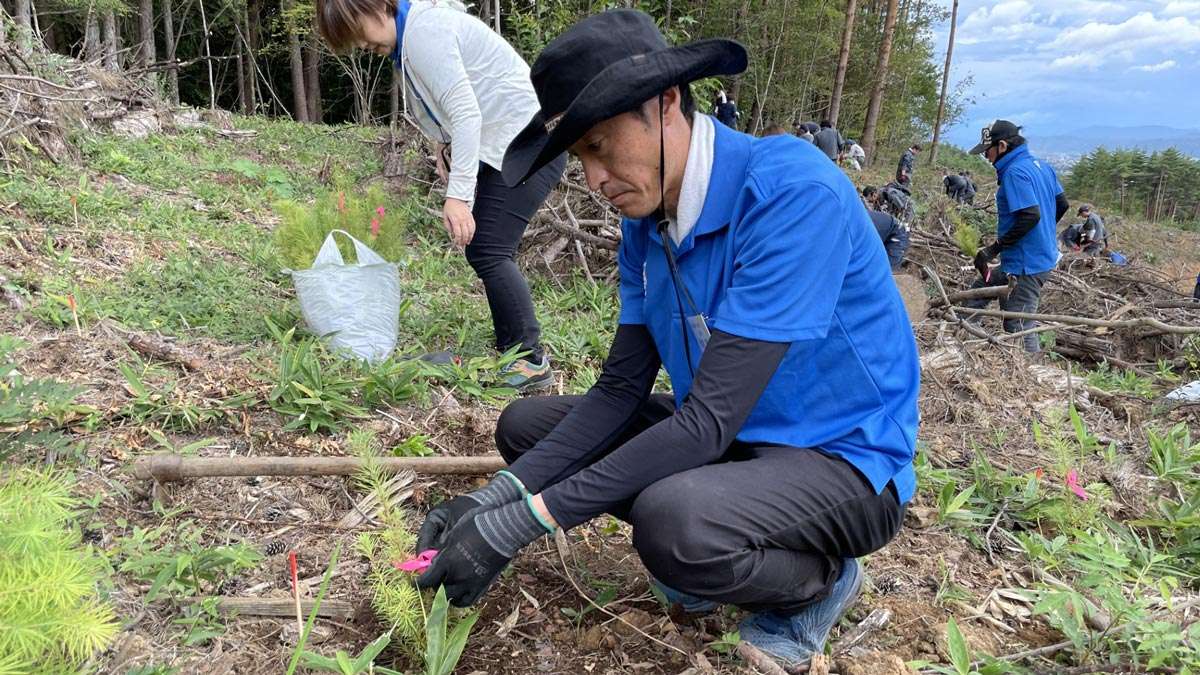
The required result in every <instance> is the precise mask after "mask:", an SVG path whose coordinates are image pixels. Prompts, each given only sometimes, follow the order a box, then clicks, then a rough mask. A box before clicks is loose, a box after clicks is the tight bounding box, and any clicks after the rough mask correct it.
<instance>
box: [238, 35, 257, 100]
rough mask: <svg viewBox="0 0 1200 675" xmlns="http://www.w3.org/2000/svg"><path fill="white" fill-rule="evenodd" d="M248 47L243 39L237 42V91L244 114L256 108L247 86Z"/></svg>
mask: <svg viewBox="0 0 1200 675" xmlns="http://www.w3.org/2000/svg"><path fill="white" fill-rule="evenodd" d="M245 63H246V47H245V45H243V44H242V41H241V40H238V43H237V77H236V78H235V79H236V80H237V93H238V103H239V105H241V106H242V114H243V115H249V114H250V113H251V111H252V110H253V109H254V108H253V106H252V105H251V103H250V90H249V89H247V88H246V67H245Z"/></svg>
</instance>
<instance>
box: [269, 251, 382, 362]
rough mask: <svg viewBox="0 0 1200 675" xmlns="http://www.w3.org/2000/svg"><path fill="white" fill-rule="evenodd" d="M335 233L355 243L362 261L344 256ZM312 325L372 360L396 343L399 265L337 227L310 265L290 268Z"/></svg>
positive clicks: (335, 343) (335, 344)
mask: <svg viewBox="0 0 1200 675" xmlns="http://www.w3.org/2000/svg"><path fill="white" fill-rule="evenodd" d="M335 234H341V235H343V236H345V237H346V238H348V239H349V240H350V241H351V242H353V243H354V251H355V254H356V255H357V256H358V263H357V264H354V265H348V264H346V262H345V261H344V260H342V253H341V251H339V250H338V246H337V242H336V241H335V240H334V235H335ZM289 271H290V272H291V274H292V283H294V284H295V285H296V297H297V298H298V299H299V301H300V311H301V312H302V313H303V314H304V321H305V323H307V324H308V328H309V330H311V331H312V332H313V333H315V334H317V335H320V336H321V337H323V338H327V339H328V340H329V346H330V347H331V348H332V349H333V350H334V351H344V350H348V351H349V352H351V353H352V354H354V355H355V356H357V357H359V358H363V359H366V360H368V361H371V362H372V363H374V362H376V361H382V360H383V359H386V358H387V357H388V355H389V354H391V353H392V350H393V349H395V348H396V337H397V333H398V331H399V321H400V271H399V269H398V268H397V266H396V264H395V263H390V262H388V261H386V260H384V259H383V258H381V257H380V256H379V254H378V253H376V252H375V251H372V250H371V248H370V247H369V246H367V245H366V244H364V243H362V242H361V241H359V240H357V239H355V238H354V237H352V236H350V234H349V233H348V232H346V231H345V230H333V231H332V232H330V233H329V235H328V236H327V237H325V242H324V243H323V244H321V250H320V251H318V252H317V257H316V258H315V259H313V264H312V267H311V268H309V269H306V270H298V271H297V270H289Z"/></svg>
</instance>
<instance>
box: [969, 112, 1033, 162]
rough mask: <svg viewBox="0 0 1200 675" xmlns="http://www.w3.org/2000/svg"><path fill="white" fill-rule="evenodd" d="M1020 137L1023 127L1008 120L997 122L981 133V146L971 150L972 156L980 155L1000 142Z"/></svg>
mask: <svg viewBox="0 0 1200 675" xmlns="http://www.w3.org/2000/svg"><path fill="white" fill-rule="evenodd" d="M1020 135H1021V127H1019V126H1017V125H1015V124H1013V123H1012V122H1009V121H1008V120H996V121H994V122H992V123H991V124H989V125H988V126H986V127H984V128H983V130H982V131H981V132H980V133H979V145H976V146H975V147H973V148H971V154H972V155H978V154H979V153H981V152H983V151H984V150H987V149H988V148H990V147H992V146H993V145H995V144H997V143H999V142H1000V141H1007V140H1010V139H1012V138H1015V137H1017V136H1020Z"/></svg>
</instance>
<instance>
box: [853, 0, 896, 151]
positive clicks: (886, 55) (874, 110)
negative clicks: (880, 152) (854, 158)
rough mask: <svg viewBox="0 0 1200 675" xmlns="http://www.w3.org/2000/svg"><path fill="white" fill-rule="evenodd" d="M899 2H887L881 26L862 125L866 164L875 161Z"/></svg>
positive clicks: (890, 0) (891, 0) (894, 0)
mask: <svg viewBox="0 0 1200 675" xmlns="http://www.w3.org/2000/svg"><path fill="white" fill-rule="evenodd" d="M899 4H900V0H888V9H887V19H886V20H885V21H884V24H883V44H882V45H880V47H879V62H878V63H876V65H875V85H874V86H873V87H872V88H871V102H870V103H869V104H868V105H867V121H866V124H864V125H863V134H862V135H863V140H862V146H863V150H865V151H866V153H867V163H868V164H869V163H871V162H874V161H875V127H876V125H877V124H878V123H879V108H880V106H882V105H883V89H884V85H886V84H887V77H888V60H890V59H891V57H892V38H893V37H895V35H896V15H897V14H899V11H898V9H899Z"/></svg>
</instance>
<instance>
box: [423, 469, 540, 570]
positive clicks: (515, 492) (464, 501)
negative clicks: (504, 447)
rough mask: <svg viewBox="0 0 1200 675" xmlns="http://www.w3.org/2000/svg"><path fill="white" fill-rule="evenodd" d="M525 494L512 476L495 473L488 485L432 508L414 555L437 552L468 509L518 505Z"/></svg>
mask: <svg viewBox="0 0 1200 675" xmlns="http://www.w3.org/2000/svg"><path fill="white" fill-rule="evenodd" d="M527 494H529V492H528V491H527V490H526V489H525V486H524V485H522V484H521V481H520V479H518V478H517V477H516V476H514V475H512V474H511V473H509V472H507V471H500V472H497V473H496V475H495V477H494V478H492V480H491V482H489V483H488V484H487V485H485V486H483V487H481V488H479V489H478V490H475V491H474V492H468V493H467V494H465V495H459V496H457V497H455V498H454V499H448V500H446V501H444V502H442V503H441V504H438V505H437V506H435V507H433V509H432V510H430V512H429V515H428V516H426V517H425V522H424V523H423V524H422V525H421V529H420V531H418V533H417V552H418V553H419V552H421V551H427V550H429V549H431V548H435V549H439V550H441V549H442V547H443V546H444V544H445V540H446V536H447V535H448V534H449V533H450V530H452V529H454V526H455V525H457V524H458V523H459V521H460V520H462V519H463V516H465V515H466V514H467V513H468V512H470V511H471V510H472V509H476V508H479V507H481V506H484V507H487V508H489V509H492V508H496V507H498V506H503V505H505V504H509V503H511V502H515V501H518V500H520V499H521V498H522V497H524V496H525V495H527Z"/></svg>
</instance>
